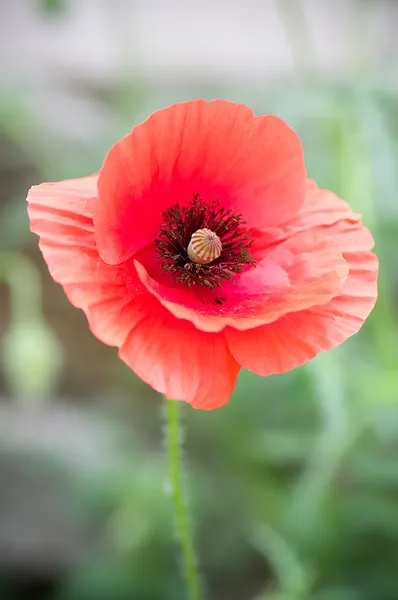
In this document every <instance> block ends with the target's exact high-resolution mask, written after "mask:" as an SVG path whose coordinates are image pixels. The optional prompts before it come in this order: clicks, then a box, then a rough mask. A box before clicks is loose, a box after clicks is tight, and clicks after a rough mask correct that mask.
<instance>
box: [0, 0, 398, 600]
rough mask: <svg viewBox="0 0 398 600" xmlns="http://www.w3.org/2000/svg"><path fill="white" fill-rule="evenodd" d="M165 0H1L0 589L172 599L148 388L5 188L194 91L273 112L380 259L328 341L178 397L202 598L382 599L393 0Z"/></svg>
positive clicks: (390, 313)
mask: <svg viewBox="0 0 398 600" xmlns="http://www.w3.org/2000/svg"><path fill="white" fill-rule="evenodd" d="M166 4H167V6H165V5H164V4H162V3H161V0H157V1H156V0H147V1H145V0H135V1H132V2H129V1H128V0H117V1H116V0H115V1H114V2H110V1H109V2H104V1H102V0H98V1H97V2H94V1H92V0H81V1H80V2H79V1H78V0H46V1H44V0H40V1H39V0H37V1H36V0H20V1H15V0H3V3H2V4H1V7H0V58H1V60H0V63H1V67H0V74H1V79H2V84H3V85H2V92H1V95H0V280H1V283H0V332H1V348H0V357H1V367H0V600H19V599H24V600H25V599H27V600H47V599H48V600H131V599H133V598H134V599H136V600H169V599H170V600H184V598H185V595H184V585H183V583H182V581H181V577H180V571H179V561H178V558H177V548H176V543H175V538H174V533H173V522H172V516H171V507H170V498H169V495H168V484H167V477H166V462H165V457H164V452H163V426H162V410H161V398H160V397H159V396H158V395H157V394H156V393H154V392H153V391H152V390H151V389H149V388H148V387H147V386H146V385H145V384H143V383H142V382H140V381H139V380H138V379H137V378H136V377H135V376H134V374H133V373H131V372H130V371H129V370H128V368H127V367H126V366H125V365H124V364H122V363H121V362H120V361H119V360H118V359H117V353H116V350H115V349H112V348H107V347H105V346H103V345H101V344H100V343H99V342H98V341H97V340H96V339H95V338H94V337H93V336H92V335H91V333H90V332H89V330H88V327H87V325H86V322H85V318H84V316H83V314H82V313H80V311H78V310H76V309H74V308H73V307H71V306H70V305H69V304H68V302H67V300H66V298H65V297H64V295H63V292H62V290H61V288H60V287H59V286H58V285H56V284H55V283H54V282H53V281H52V280H51V279H50V277H49V275H48V273H47V270H46V267H45V265H44V264H43V261H42V259H41V256H40V254H39V252H38V249H37V239H36V238H35V237H34V236H33V235H32V234H30V232H29V226H28V221H27V216H26V207H25V197H26V192H27V189H28V188H29V186H30V185H32V184H34V183H38V182H41V181H44V180H49V181H51V180H58V179H62V178H73V177H78V176H81V175H86V174H88V173H91V172H94V171H96V170H98V169H99V168H100V165H101V162H102V159H103V157H104V155H105V153H106V151H107V149H108V148H109V147H110V145H111V144H112V143H113V142H114V141H115V140H116V139H118V138H119V137H121V136H122V135H124V134H125V133H127V132H128V131H129V130H130V129H131V127H132V126H133V125H134V124H135V123H137V122H139V121H141V120H142V119H143V118H145V117H146V116H147V115H148V114H149V113H150V112H152V111H153V110H154V109H156V108H160V107H162V106H165V105H168V104H170V103H172V102H177V101H181V100H186V99H189V98H194V97H198V96H201V97H205V98H208V99H210V98H213V97H215V96H218V97H222V98H225V99H230V100H234V101H238V102H245V103H247V104H249V105H250V106H251V107H252V108H253V110H254V111H255V112H256V113H258V114H261V113H276V114H278V115H280V116H281V117H282V118H284V119H285V120H287V121H288V123H289V124H290V125H292V126H293V127H294V128H295V129H296V130H297V132H298V133H299V135H300V137H301V139H302V141H303V144H304V149H305V155H306V161H307V168H308V174H309V176H311V177H312V178H314V179H316V180H317V181H318V183H319V185H320V186H323V187H327V188H330V189H332V190H334V191H335V192H336V193H338V194H339V195H340V196H342V197H343V198H345V199H347V200H348V201H349V202H350V203H351V204H352V206H353V208H354V210H356V211H359V212H361V213H362V214H363V219H364V222H365V224H366V225H367V226H368V227H369V228H370V229H371V230H372V232H373V234H374V237H375V240H376V251H377V254H378V256H379V259H380V262H381V273H380V299H379V301H378V304H377V306H376V309H375V310H374V312H373V313H372V315H371V316H370V318H369V320H368V321H367V323H366V325H365V327H364V328H363V330H362V331H361V332H360V333H359V334H358V335H357V336H355V337H354V338H352V339H350V340H348V341H347V342H346V343H345V344H344V345H343V346H342V347H340V348H338V349H336V350H335V351H331V352H329V353H327V354H324V355H321V356H319V357H317V358H316V359H315V360H314V361H313V362H312V363H311V364H309V365H307V366H304V367H302V368H300V369H297V370H296V371H294V372H291V373H289V374H287V375H284V376H274V377H269V378H259V377H256V376H254V375H252V374H249V373H247V372H242V373H241V375H240V377H239V382H238V385H237V387H236V391H235V393H234V395H233V397H232V399H231V401H230V403H229V405H228V406H226V407H224V408H222V409H219V410H216V411H212V412H209V413H207V412H198V411H195V410H193V409H190V407H189V406H184V407H183V408H184V410H183V417H184V421H185V427H186V432H185V433H186V436H185V437H186V439H185V445H184V446H185V455H186V466H187V484H188V486H189V496H190V512H191V515H192V519H193V523H194V530H195V535H196V541H197V547H198V552H199V557H200V567H201V571H202V573H203V576H204V579H205V581H206V591H207V598H208V599H209V600H398V326H397V318H398V317H397V299H398V251H397V250H398V246H397V236H398V202H397V190H398V152H397V150H398V102H397V97H398V86H397V83H398V41H397V37H396V31H398V10H397V9H398V3H397V2H396V1H395V0H394V1H392V0H391V1H387V0H384V1H378V0H374V1H372V0H338V1H333V0H324V1H321V0H302V2H298V1H297V0H275V1H271V0H262V2H261V1H260V0H247V1H245V0H240V1H238V0H236V1H232V0H231V1H230V2H227V1H225V2H224V0H217V1H214V2H213V3H210V2H209V1H203V3H200V2H199V0H197V1H196V2H195V1H193V2H182V0H173V1H172V2H170V3H166Z"/></svg>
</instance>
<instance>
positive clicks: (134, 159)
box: [95, 100, 305, 264]
mask: <svg viewBox="0 0 398 600" xmlns="http://www.w3.org/2000/svg"><path fill="white" fill-rule="evenodd" d="M304 183H305V166H304V158H303V152H302V147H301V143H300V140H299V138H298V137H297V135H296V134H295V133H294V132H293V131H292V130H291V129H290V128H289V127H288V126H287V125H286V124H285V123H284V122H283V121H282V120H281V119H279V118H277V117H274V116H262V117H255V116H254V115H253V113H252V111H251V110H250V109H249V108H248V107H246V106H243V105H240V104H235V103H233V102H226V101H223V100H213V101H212V102H206V101H205V100H194V101H191V102H186V103H181V104H176V105H174V106H170V107H169V108H166V109H163V110H159V111H157V112H155V113H154V114H152V115H151V116H150V117H149V118H148V119H147V120H146V121H144V122H143V123H141V124H139V125H137V126H136V127H134V129H133V130H132V132H131V133H130V134H129V135H127V136H126V137H125V138H123V139H122V140H120V141H119V142H117V143H116V144H115V145H114V147H113V148H112V149H111V150H110V152H109V153H108V155H107V157H106V159H105V162H104V165H103V168H102V170H101V174H100V178H99V196H100V202H99V203H98V207H97V210H96V215H95V226H96V234H97V242H98V247H99V252H100V255H101V256H102V258H103V259H104V260H105V261H106V262H108V263H110V264H117V263H120V262H122V261H123V260H125V259H127V258H129V257H130V256H132V255H133V254H134V253H135V252H137V251H138V250H140V249H142V248H143V247H145V246H147V245H150V244H152V243H153V241H154V239H155V238H156V237H157V236H158V235H159V226H160V225H161V224H162V223H163V216H162V213H163V211H164V210H165V209H166V208H167V207H169V206H172V205H174V204H176V203H179V204H180V205H183V204H185V203H187V202H189V201H191V200H192V198H193V195H194V194H201V195H202V196H203V198H204V199H205V200H209V201H211V200H216V199H218V200H219V201H220V203H221V204H223V205H224V206H228V207H232V208H233V209H234V210H235V211H237V212H238V213H242V214H243V215H244V217H245V219H246V220H247V221H248V224H249V226H258V227H266V226H268V227H269V226H273V225H275V224H278V223H279V222H281V221H283V220H286V218H287V216H288V215H291V214H294V213H295V212H297V210H298V209H299V207H300V206H301V204H302V202H303V200H304Z"/></svg>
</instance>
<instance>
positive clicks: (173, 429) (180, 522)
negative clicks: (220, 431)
mask: <svg viewBox="0 0 398 600" xmlns="http://www.w3.org/2000/svg"><path fill="white" fill-rule="evenodd" d="M179 404H180V403H179V402H176V401H174V400H168V399H167V398H166V443H167V453H168V466H169V478H170V483H171V492H172V501H173V509H174V520H175V526H176V532H177V536H178V540H179V543H180V551H181V559H182V569H183V575H184V577H185V581H186V584H187V591H188V598H189V600H201V599H202V592H201V586H200V582H199V573H198V567H197V560H196V555H195V548H194V543H193V536H192V530H191V526H190V522H189V518H188V511H187V503H186V499H185V495H184V490H183V475H182V457H181V424H180V415H179V408H180V407H179Z"/></svg>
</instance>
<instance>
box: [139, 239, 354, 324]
mask: <svg viewBox="0 0 398 600" xmlns="http://www.w3.org/2000/svg"><path fill="white" fill-rule="evenodd" d="M135 264H136V267H137V271H138V275H139V277H140V279H141V281H142V283H143V284H144V285H145V287H146V288H147V290H148V291H149V292H151V293H152V294H153V295H154V296H156V298H158V300H159V301H160V302H161V303H162V304H163V306H165V307H166V308H168V310H170V312H171V313H172V314H173V315H174V316H175V317H177V318H180V319H188V320H190V321H191V322H192V323H193V324H194V325H195V326H196V327H197V328H198V329H201V330H202V331H221V330H222V329H224V328H225V327H227V326H228V325H229V326H231V327H234V328H236V329H241V330H245V329H251V328H253V327H258V326H260V325H264V324H265V323H270V322H272V321H275V320H276V319H278V318H280V317H281V316H282V315H284V314H286V313H289V312H295V311H299V310H303V309H306V308H309V307H310V306H314V305H319V304H325V303H326V302H328V301H329V300H330V299H331V298H333V297H334V296H337V295H338V294H340V293H341V290H342V287H343V283H344V280H345V278H346V276H347V274H348V266H347V263H346V261H345V259H344V258H343V256H342V254H341V251H340V249H339V247H338V245H337V244H336V243H335V242H334V241H333V240H331V239H330V238H327V237H325V236H323V235H322V234H318V233H311V232H310V233H308V232H303V233H299V234H298V235H296V236H292V237H291V238H289V239H288V240H285V241H284V242H283V243H281V244H280V245H278V246H276V247H273V248H272V249H271V250H270V252H269V253H268V255H267V256H266V257H265V258H264V259H263V260H262V262H261V263H260V264H259V265H258V266H257V268H255V269H250V270H249V271H247V272H246V273H244V274H242V275H241V277H240V278H238V279H237V280H236V285H234V284H233V283H231V284H228V285H224V286H223V287H222V288H221V289H216V290H209V291H207V289H203V288H201V289H197V288H187V287H186V286H180V287H168V286H166V285H162V284H161V283H159V281H157V280H155V279H154V278H152V277H150V276H149V274H148V272H147V271H146V269H145V268H144V266H143V265H142V264H141V263H139V262H138V261H135ZM220 297H221V298H222V301H221V300H219V301H217V300H218V299H219V298H220Z"/></svg>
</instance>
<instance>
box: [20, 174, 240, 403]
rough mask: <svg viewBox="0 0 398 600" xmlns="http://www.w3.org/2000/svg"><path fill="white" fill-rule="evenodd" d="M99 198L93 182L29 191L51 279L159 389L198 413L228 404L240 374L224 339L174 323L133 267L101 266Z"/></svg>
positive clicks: (102, 337)
mask: <svg viewBox="0 0 398 600" xmlns="http://www.w3.org/2000/svg"><path fill="white" fill-rule="evenodd" d="M96 190H97V177H96V176H93V177H87V178H83V179H76V180H70V181H63V182H59V183H54V184H42V185H39V186H35V187H33V188H32V189H31V190H30V192H29V195H28V203H29V205H28V211H29V217H30V221H31V229H32V231H33V232H34V233H36V234H38V235H39V236H40V242H39V245H40V249H41V251H42V253H43V256H44V258H45V260H46V262H47V264H48V267H49V270H50V273H51V275H52V277H53V278H54V279H55V281H57V282H59V283H61V284H62V286H63V287H64V290H65V293H66V295H67V296H68V298H69V300H70V301H71V302H72V304H73V305H74V306H76V307H78V308H81V309H82V310H83V311H84V312H85V314H86V316H87V319H88V322H89V325H90V329H91V331H92V332H93V333H94V335H96V336H97V337H98V338H99V339H100V340H101V341H102V342H104V343H106V344H109V345H111V346H118V347H121V349H120V356H121V358H122V359H123V360H124V361H125V362H126V363H127V364H128V365H129V366H130V367H131V368H132V369H133V370H134V371H135V372H136V373H137V374H138V375H139V376H140V377H141V378H142V379H143V380H144V381H146V382H148V383H149V384H150V385H152V387H153V388H154V389H156V390H158V391H159V392H162V393H165V394H166V395H167V396H168V397H169V398H173V399H181V400H185V401H187V402H191V403H192V404H193V406H195V407H197V408H203V409H211V408H216V407H217V406H221V405H222V404H225V403H226V402H227V401H228V399H229V397H230V395H231V393H232V390H233V388H234V385H235V382H236V377H237V374H238V372H239V369H240V366H239V365H238V364H237V362H236V361H235V359H234V358H233V357H232V355H231V353H230V351H229V349H228V347H227V344H226V341H225V337H224V336H223V335H222V334H218V335H216V334H204V333H202V332H199V331H198V330H197V329H196V328H195V327H193V325H191V324H190V323H189V322H188V321H179V320H177V319H175V318H174V317H173V316H172V315H171V314H170V313H169V312H168V311H166V309H164V308H163V307H162V306H161V305H160V303H159V302H158V301H157V300H156V299H155V298H153V296H152V295H150V294H148V292H147V291H146V290H145V288H144V287H143V286H142V284H141V283H140V281H139V278H138V277H137V274H136V270H135V267H134V263H133V261H132V260H130V261H126V262H125V263H123V264H122V265H117V266H109V265H107V264H105V263H104V262H103V261H102V259H101V258H100V257H99V255H98V252H97V248H96V242H95V236H94V225H93V219H92V215H93V210H94V206H95V203H96V193H97V192H96Z"/></svg>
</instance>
